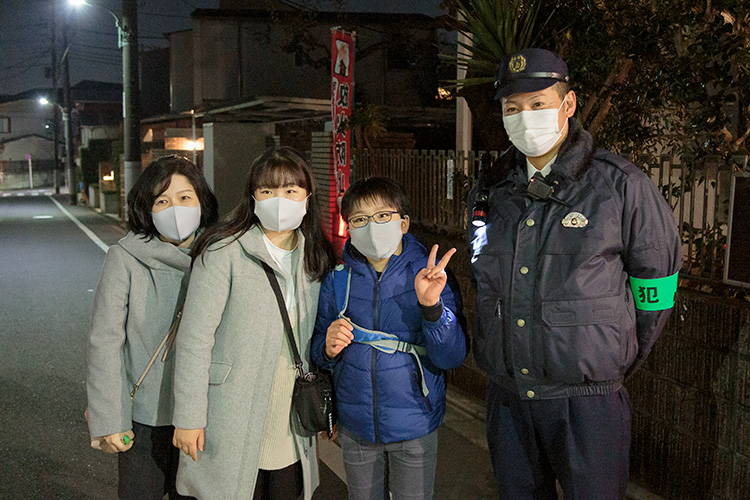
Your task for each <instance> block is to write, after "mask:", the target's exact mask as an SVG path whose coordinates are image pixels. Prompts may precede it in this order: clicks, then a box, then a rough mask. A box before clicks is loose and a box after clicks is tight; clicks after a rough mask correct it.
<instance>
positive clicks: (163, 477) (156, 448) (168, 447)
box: [117, 422, 192, 500]
mask: <svg viewBox="0 0 750 500" xmlns="http://www.w3.org/2000/svg"><path fill="white" fill-rule="evenodd" d="M133 434H135V438H134V439H133V446H132V447H131V448H130V449H129V450H128V451H126V452H124V453H118V454H117V456H118V472H119V486H118V490H117V496H118V498H120V499H121V500H162V498H163V497H164V494H166V493H169V498H170V500H175V499H190V498H192V497H186V496H182V495H179V494H178V493H177V490H176V489H175V478H176V476H177V465H178V463H179V456H180V455H179V453H180V450H178V449H177V448H175V447H174V446H173V445H172V435H173V434H174V427H172V426H170V425H165V426H161V427H151V426H149V425H143V424H139V423H138V422H133Z"/></svg>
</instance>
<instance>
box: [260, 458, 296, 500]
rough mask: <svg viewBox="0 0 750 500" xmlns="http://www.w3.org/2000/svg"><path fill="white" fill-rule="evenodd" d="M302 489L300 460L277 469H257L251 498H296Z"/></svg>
mask: <svg viewBox="0 0 750 500" xmlns="http://www.w3.org/2000/svg"><path fill="white" fill-rule="evenodd" d="M302 489H303V485H302V462H295V463H293V464H292V465H290V466H289V467H284V468H283V469H278V470H265V469H259V470H258V479H257V480H256V481H255V494H254V495H253V500H297V499H298V498H300V497H301V496H302Z"/></svg>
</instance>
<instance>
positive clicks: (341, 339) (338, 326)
mask: <svg viewBox="0 0 750 500" xmlns="http://www.w3.org/2000/svg"><path fill="white" fill-rule="evenodd" d="M353 329H354V328H353V327H352V325H351V323H349V322H348V321H347V320H345V319H341V318H339V319H337V320H336V321H334V322H333V323H331V326H329V327H328V331H327V332H326V356H328V357H329V358H335V357H336V356H338V354H339V353H340V352H341V350H342V349H343V348H344V347H346V346H348V345H349V344H351V343H352V340H354V334H353V333H352V330H353Z"/></svg>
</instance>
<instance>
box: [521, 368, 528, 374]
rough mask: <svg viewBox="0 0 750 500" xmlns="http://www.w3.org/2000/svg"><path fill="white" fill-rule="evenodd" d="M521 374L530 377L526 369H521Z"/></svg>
mask: <svg viewBox="0 0 750 500" xmlns="http://www.w3.org/2000/svg"><path fill="white" fill-rule="evenodd" d="M521 373H523V374H524V375H528V374H529V370H527V369H526V368H521Z"/></svg>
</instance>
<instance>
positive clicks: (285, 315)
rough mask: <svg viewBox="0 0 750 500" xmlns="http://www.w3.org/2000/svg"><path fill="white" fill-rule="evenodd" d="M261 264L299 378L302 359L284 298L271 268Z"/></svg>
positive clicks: (301, 371) (301, 370) (301, 373)
mask: <svg viewBox="0 0 750 500" xmlns="http://www.w3.org/2000/svg"><path fill="white" fill-rule="evenodd" d="M261 264H263V270H264V271H265V272H266V277H268V282H269V283H270V284H271V288H272V289H273V293H274V294H275V295H276V301H277V302H278V304H279V312H280V313H281V319H282V320H283V321H284V330H285V331H286V337H287V340H289V346H290V347H291V348H292V357H293V358H294V365H295V366H296V367H297V371H299V374H300V376H302V375H303V374H304V373H303V372H304V371H303V368H302V366H303V365H302V359H300V356H299V350H298V349H297V342H296V341H295V340H294V332H293V331H292V324H291V322H290V321H289V313H288V312H287V310H286V303H285V302H284V296H283V295H281V287H280V286H279V280H277V279H276V275H275V274H274V272H273V269H271V266H269V265H268V264H266V263H265V262H262V261H261Z"/></svg>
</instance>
